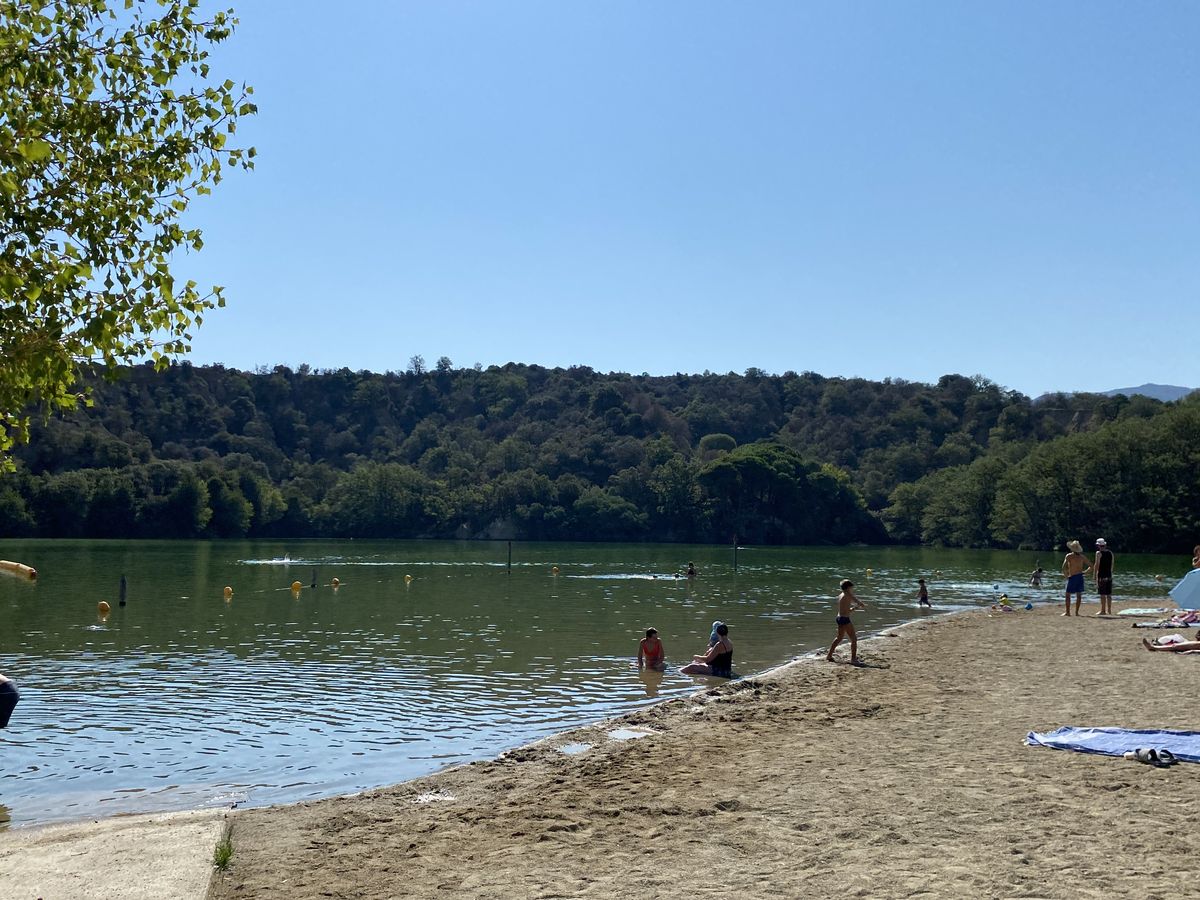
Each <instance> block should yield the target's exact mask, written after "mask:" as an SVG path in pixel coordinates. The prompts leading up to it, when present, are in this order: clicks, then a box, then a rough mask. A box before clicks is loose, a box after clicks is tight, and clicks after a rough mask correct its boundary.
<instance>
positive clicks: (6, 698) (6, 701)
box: [0, 675, 21, 728]
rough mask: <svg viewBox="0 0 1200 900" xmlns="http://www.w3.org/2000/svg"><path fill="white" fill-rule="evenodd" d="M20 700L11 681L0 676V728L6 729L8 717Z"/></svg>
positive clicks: (18, 693) (19, 695)
mask: <svg viewBox="0 0 1200 900" xmlns="http://www.w3.org/2000/svg"><path fill="white" fill-rule="evenodd" d="M20 699H21V694H20V692H18V691H17V686H16V684H15V683H14V682H13V681H12V679H10V678H6V677H4V676H3V675H0V728H7V727H8V720H9V717H10V716H12V711H13V710H14V709H16V708H17V702H18V701H19V700H20Z"/></svg>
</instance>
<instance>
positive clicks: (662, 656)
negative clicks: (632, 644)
mask: <svg viewBox="0 0 1200 900" xmlns="http://www.w3.org/2000/svg"><path fill="white" fill-rule="evenodd" d="M643 667H644V668H647V669H654V670H655V671H657V672H663V671H665V670H666V668H667V652H666V650H665V649H663V642H662V641H660V640H659V639H658V629H657V628H647V629H646V636H645V637H644V638H643V639H642V642H641V643H640V644H638V668H639V669H641V668H643Z"/></svg>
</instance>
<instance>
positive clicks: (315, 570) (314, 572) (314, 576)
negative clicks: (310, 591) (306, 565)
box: [312, 566, 317, 587]
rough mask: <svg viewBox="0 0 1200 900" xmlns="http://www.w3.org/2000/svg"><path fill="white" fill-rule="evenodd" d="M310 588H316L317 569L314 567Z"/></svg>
mask: <svg viewBox="0 0 1200 900" xmlns="http://www.w3.org/2000/svg"><path fill="white" fill-rule="evenodd" d="M312 586H313V587H316V586H317V567H316V566H313V579H312Z"/></svg>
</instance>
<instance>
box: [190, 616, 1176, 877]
mask: <svg viewBox="0 0 1200 900" xmlns="http://www.w3.org/2000/svg"><path fill="white" fill-rule="evenodd" d="M1128 605H1137V604H1128ZM1140 605H1146V604H1145V603H1141V604H1140ZM1095 608H1096V607H1095V606H1094V605H1091V607H1090V608H1089V607H1088V606H1085V608H1084V611H1085V613H1086V612H1091V611H1094V609H1095ZM1118 608H1120V605H1119V604H1118ZM1058 611H1059V610H1058V608H1051V607H1041V608H1038V609H1036V610H1034V611H1032V612H1025V611H1018V612H1014V613H1006V614H988V613H987V612H983V611H981V612H978V613H969V614H964V615H958V616H951V617H936V618H935V617H931V618H927V619H925V620H923V621H921V622H918V623H916V624H913V625H910V626H906V627H904V628H902V629H893V630H891V631H889V632H886V633H885V635H888V636H883V637H880V638H878V639H876V640H873V641H871V642H870V643H867V644H865V645H864V646H863V648H862V651H863V656H864V658H865V659H866V661H867V662H868V665H867V666H866V667H864V668H853V667H851V666H849V665H845V664H833V665H831V664H829V663H826V662H824V661H823V660H821V659H819V658H818V659H813V658H806V659H801V660H799V661H797V662H795V663H793V664H791V665H788V666H785V667H783V668H781V669H779V670H775V671H773V672H771V673H767V674H765V675H763V676H760V677H755V678H747V679H743V680H740V681H736V682H733V683H729V684H726V685H722V686H719V687H715V688H713V689H711V690H707V691H704V692H702V693H700V694H697V695H695V696H693V697H689V698H683V699H675V700H671V701H667V702H664V703H662V704H660V705H658V706H654V707H649V708H646V709H643V710H639V711H637V712H635V713H632V714H630V715H628V716H625V717H623V718H622V719H621V720H619V721H618V722H615V723H614V722H608V723H601V724H599V725H596V726H590V727H588V728H583V729H577V730H575V731H572V732H569V733H567V734H564V735H559V736H557V737H556V738H553V739H549V740H544V741H541V742H539V743H537V744H534V745H530V746H528V747H524V748H520V749H518V750H514V751H511V752H508V753H505V754H503V755H502V756H501V757H499V758H497V759H495V760H491V761H487V762H480V763H474V764H471V765H468V766H463V767H460V768H457V769H453V770H449V771H446V772H442V773H439V774H435V775H432V776H428V777H426V778H422V779H418V780H416V781H412V782H408V783H405V784H401V785H397V786H395V787H392V788H386V789H381V790H375V791H368V792H366V793H363V794H359V795H355V796H352V797H345V798H334V799H330V800H323V801H317V802H313V803H303V804H297V805H293V806H287V807H276V808H268V809H250V810H244V811H238V812H236V813H233V814H231V822H232V829H233V842H234V851H235V852H234V860H233V864H232V866H231V867H230V869H229V871H228V872H226V873H224V874H222V875H218V876H216V877H215V878H214V879H213V881H212V884H211V886H210V897H212V898H214V900H223V898H234V897H289V898H305V897H314V898H315V897H346V898H349V897H356V898H358V897H379V898H384V897H400V896H403V897H414V898H433V897H480V898H492V897H494V898H513V897H529V898H552V897H611V896H613V895H614V894H615V893H618V892H621V893H625V892H630V893H633V894H636V895H639V896H648V897H659V896H662V897H667V896H672V897H673V896H678V895H681V894H693V895H697V896H714V897H715V896H728V895H731V894H733V895H737V896H741V897H746V898H756V897H797V896H801V895H805V896H818V897H824V896H830V897H832V896H862V897H961V896H964V895H973V896H981V897H1101V896H1105V897H1107V896H1111V895H1114V894H1115V895H1119V896H1121V895H1136V896H1141V897H1155V896H1162V897H1173V896H1179V895H1180V893H1181V885H1180V878H1181V875H1182V871H1181V869H1180V868H1179V864H1178V860H1179V858H1180V854H1181V853H1184V852H1186V848H1185V847H1184V845H1183V843H1182V842H1183V839H1184V836H1186V835H1188V834H1189V833H1191V831H1192V830H1193V829H1194V828H1195V827H1196V826H1197V824H1200V813H1198V812H1197V806H1196V803H1195V802H1194V801H1193V800H1192V799H1190V797H1189V796H1188V795H1189V791H1188V788H1189V787H1190V779H1189V775H1190V774H1191V772H1190V771H1189V769H1190V766H1189V765H1188V764H1182V765H1181V766H1176V767H1174V768H1172V769H1154V768H1151V767H1149V766H1144V765H1140V764H1137V763H1130V762H1126V761H1124V760H1119V759H1112V758H1106V757H1100V756H1090V755H1084V754H1077V753H1065V752H1060V751H1053V750H1047V749H1044V748H1032V747H1027V746H1024V744H1023V739H1024V736H1025V734H1026V732H1028V731H1030V730H1049V729H1052V728H1055V727H1057V726H1059V725H1064V724H1074V725H1117V726H1124V727H1130V728H1149V727H1174V728H1188V727H1191V726H1192V725H1193V724H1194V722H1193V721H1192V720H1191V718H1190V715H1189V713H1188V704H1187V703H1186V702H1183V699H1182V698H1186V697H1188V696H1190V691H1191V688H1192V684H1193V683H1194V680H1195V676H1196V673H1197V670H1196V668H1195V667H1196V666H1197V665H1200V659H1197V658H1195V657H1191V658H1189V657H1176V656H1175V655H1174V654H1165V653H1163V654H1150V653H1147V652H1146V651H1145V650H1143V649H1141V646H1140V642H1139V639H1140V637H1141V636H1142V635H1144V634H1146V632H1145V631H1141V630H1133V629H1131V628H1129V625H1130V622H1129V621H1128V620H1126V619H1117V618H1112V619H1097V618H1090V617H1085V618H1082V619H1075V618H1073V617H1072V618H1070V619H1064V618H1061V617H1059V615H1058ZM831 638H832V634H831ZM617 726H620V727H624V728H629V729H632V730H635V731H645V732H652V733H651V734H649V735H648V736H646V737H641V738H636V739H630V740H623V741H617V740H612V739H611V738H610V737H609V736H608V734H609V732H611V731H612V730H613V728H614V727H617ZM563 744H576V745H579V744H587V745H590V746H589V747H588V749H586V750H584V751H583V752H579V753H573V754H567V753H563V752H561V751H560V750H559V749H558V747H559V746H561V745H563ZM1172 835H1175V836H1178V837H1176V838H1174V839H1173V838H1172V837H1171V836H1172ZM1185 892H1186V891H1185Z"/></svg>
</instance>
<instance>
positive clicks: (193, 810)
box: [0, 607, 986, 875]
mask: <svg viewBox="0 0 1200 900" xmlns="http://www.w3.org/2000/svg"><path fill="white" fill-rule="evenodd" d="M985 610H986V607H968V608H958V609H953V610H948V611H945V612H937V610H936V607H935V608H934V610H933V611H932V612H934V613H935V614H933V615H930V614H928V613H927V614H925V615H922V616H920V617H918V618H913V619H909V620H907V621H904V622H901V623H899V624H896V625H890V626H886V627H883V628H881V629H879V630H878V631H872V632H869V633H865V634H862V633H860V635H859V639H858V640H859V645H860V646H869V645H870V642H871V641H873V640H874V639H876V638H878V637H881V636H882V634H883V632H892V631H899V630H900V629H903V628H907V627H909V626H912V625H919V624H921V623H922V622H929V621H935V620H937V619H941V618H944V617H951V616H960V615H971V614H973V613H977V612H981V611H985ZM849 646H850V645H849V642H848V641H845V642H843V644H842V645H841V647H839V650H844V651H845V652H846V653H848V652H849ZM822 652H824V651H823V650H822V649H821V648H820V647H817V648H814V649H812V650H805V651H802V652H801V653H800V654H799V655H796V656H792V657H791V658H789V659H786V660H784V661H782V662H779V663H776V664H774V665H771V666H769V667H768V668H766V669H762V670H760V671H758V672H755V673H752V674H749V675H741V674H737V675H736V677H735V678H734V679H731V680H725V679H716V678H711V677H709V676H693V677H694V678H695V679H697V686H696V687H695V688H694V690H692V691H691V692H689V693H684V694H680V695H677V696H672V697H661V698H658V699H656V700H654V702H652V703H648V704H646V705H644V706H638V707H634V708H632V709H630V710H627V711H625V712H620V713H614V714H612V715H608V716H605V717H604V718H602V719H597V720H595V721H591V722H586V723H584V724H580V725H575V726H572V727H570V728H565V729H563V730H561V731H555V732H552V733H550V734H545V735H542V736H541V737H535V738H533V739H531V740H529V741H527V742H525V743H520V744H516V745H514V746H512V747H509V748H507V749H504V750H500V751H498V752H497V753H496V754H494V755H492V756H488V757H483V758H480V759H475V760H469V761H466V762H458V763H453V764H451V765H449V766H447V767H445V768H441V769H437V770H435V771H432V772H427V773H424V774H421V775H414V776H413V777H411V778H406V779H403V780H401V781H395V782H388V783H387V784H381V785H374V786H371V787H366V788H363V789H362V790H358V791H352V792H350V793H344V794H332V795H330V796H328V797H318V798H313V799H302V800H294V801H285V802H281V803H262V804H255V803H253V802H247V801H244V800H243V801H239V802H237V803H236V804H232V805H231V804H228V803H222V804H220V805H199V806H189V807H177V808H166V809H157V810H156V809H151V810H130V811H120V812H112V813H107V814H104V815H96V814H93V815H87V814H80V815H77V816H75V817H73V818H67V819H51V820H48V821H37V822H28V823H17V824H8V825H7V826H6V827H0V848H2V845H3V842H4V839H5V835H7V834H25V833H28V832H31V831H40V830H42V829H53V828H71V827H78V826H85V827H86V826H89V825H101V824H103V823H104V822H107V821H110V820H123V821H124V820H134V819H151V818H160V819H161V818H169V817H172V816H187V815H192V814H204V813H213V814H223V813H226V812H230V811H232V810H235V809H240V810H252V809H273V808H285V807H289V806H295V805H298V804H304V803H319V802H321V801H323V800H336V799H342V798H347V797H356V796H359V795H361V794H364V793H367V792H370V791H378V790H387V789H390V788H395V787H399V786H401V785H404V784H408V783H410V782H413V781H418V780H420V779H423V778H430V777H433V776H435V775H440V774H443V773H446V772H450V771H453V770H455V769H459V768H462V767H465V766H471V765H475V764H478V763H481V762H488V761H490V760H494V759H497V758H498V757H500V756H502V755H504V754H505V753H512V752H514V751H517V750H521V749H523V748H525V747H532V746H534V745H537V744H540V743H544V742H547V741H555V740H557V739H559V738H561V737H562V736H563V735H566V734H569V733H571V732H574V731H579V730H582V729H589V728H599V727H601V726H603V725H604V724H605V723H608V722H619V721H621V720H623V719H625V718H626V717H627V716H629V715H632V714H635V713H637V712H639V711H641V710H646V709H652V708H654V707H656V706H660V705H662V704H664V703H670V702H672V701H678V700H686V699H688V698H690V697H692V696H694V695H697V694H703V693H705V692H707V691H710V690H714V689H720V688H722V687H724V686H725V685H728V684H733V683H735V682H736V681H740V680H743V679H746V678H763V677H767V676H768V675H770V674H772V673H775V672H778V671H780V670H783V669H786V668H787V667H789V666H791V665H794V664H795V663H798V662H800V661H802V660H805V659H809V658H814V657H815V656H816V655H819V654H820V653H822ZM682 665H683V664H682V663H680V664H679V665H676V666H673V668H675V669H678V668H680V666H682ZM701 678H705V679H707V680H708V681H710V682H711V683H710V684H709V685H708V686H707V687H703V686H699V679H701ZM2 874H3V871H2V870H0V875H2Z"/></svg>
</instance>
